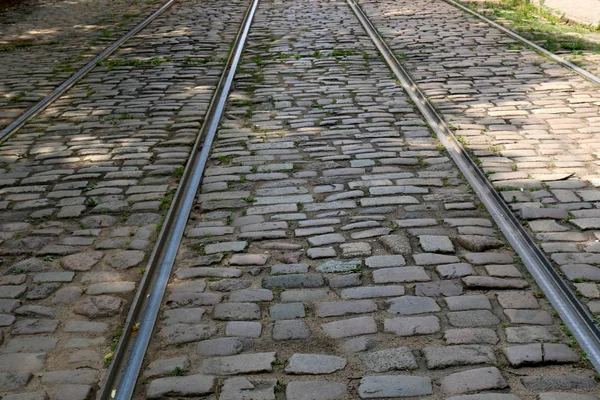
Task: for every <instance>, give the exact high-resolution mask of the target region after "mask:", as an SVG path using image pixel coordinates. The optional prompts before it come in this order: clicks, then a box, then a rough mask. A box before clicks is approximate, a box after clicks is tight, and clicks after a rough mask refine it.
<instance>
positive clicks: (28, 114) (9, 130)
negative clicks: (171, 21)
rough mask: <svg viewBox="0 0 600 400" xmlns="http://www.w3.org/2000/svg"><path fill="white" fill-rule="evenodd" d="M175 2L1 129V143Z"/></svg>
mask: <svg viewBox="0 0 600 400" xmlns="http://www.w3.org/2000/svg"><path fill="white" fill-rule="evenodd" d="M173 3H175V0H168V1H167V2H166V3H165V4H163V5H162V6H161V7H160V8H159V9H158V10H156V11H154V12H153V13H152V14H150V15H149V16H148V17H147V18H146V19H144V20H143V21H142V22H140V23H139V24H137V25H136V26H135V27H134V28H133V29H131V30H130V31H129V32H127V33H126V34H125V35H123V36H121V37H120V38H119V39H118V40H117V41H115V42H114V43H112V44H111V45H110V46H108V47H107V48H106V49H104V51H103V52H102V53H100V54H98V55H97V56H96V57H94V58H93V59H92V60H91V61H90V62H88V63H87V64H85V65H84V66H83V67H81V68H80V69H79V70H78V71H77V72H75V73H74V74H73V75H71V76H70V77H69V78H68V79H67V80H66V81H64V82H63V83H61V84H60V85H59V86H58V87H56V88H55V89H54V90H53V91H52V92H51V93H50V94H49V95H47V96H46V97H44V98H43V99H42V100H40V101H39V102H38V103H36V104H35V105H34V106H33V107H31V108H29V109H27V111H25V112H24V113H23V114H21V115H20V116H19V117H18V118H17V119H16V120H14V121H13V122H12V123H11V124H10V125H8V126H7V127H6V128H4V129H2V130H1V131H0V143H3V142H4V141H6V140H7V139H8V138H9V137H11V136H12V135H14V134H15V133H16V132H17V131H18V130H19V129H21V128H22V127H23V125H25V124H26V123H27V121H29V120H30V119H32V118H34V117H35V116H36V115H38V114H39V113H41V112H42V111H44V110H45V109H46V107H48V106H49V105H50V104H52V103H53V102H54V101H55V100H56V99H58V98H59V97H60V96H62V95H63V94H65V92H67V90H69V89H71V87H73V85H74V84H75V83H77V82H78V81H79V80H80V79H81V78H83V77H84V76H86V75H87V74H88V73H89V72H90V71H91V70H92V69H93V68H94V67H95V66H96V65H97V64H98V63H99V62H101V61H103V60H104V59H106V57H108V56H110V55H111V54H112V53H114V52H115V50H117V49H118V48H119V47H121V45H123V43H125V42H126V41H127V40H129V39H130V38H131V37H133V36H135V35H136V34H137V33H139V32H140V31H141V30H142V29H144V28H145V27H146V26H147V25H148V24H149V23H150V22H152V21H154V20H155V19H156V18H157V17H158V16H159V15H161V14H162V13H163V12H165V11H166V10H167V9H168V8H169V7H171V6H172V5H173Z"/></svg>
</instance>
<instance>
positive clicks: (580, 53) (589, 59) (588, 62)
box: [463, 0, 600, 75]
mask: <svg viewBox="0 0 600 400" xmlns="http://www.w3.org/2000/svg"><path fill="white" fill-rule="evenodd" d="M596 2H597V3H598V4H600V2H599V1H598V0H585V1H583V2H582V1H579V2H577V3H571V5H572V6H573V7H578V8H579V10H578V11H579V12H582V10H585V8H591V7H593V6H592V5H591V4H592V3H596ZM490 3H502V0H467V1H464V2H463V4H465V5H468V6H476V10H477V11H478V12H479V13H481V14H483V15H485V16H486V17H488V18H492V19H494V20H495V22H498V23H500V24H501V25H504V26H506V27H507V28H509V29H513V30H516V31H517V32H518V33H520V34H521V35H523V34H524V35H525V36H526V37H527V38H529V39H530V40H533V41H534V42H537V43H538V44H539V45H541V46H542V47H543V46H544V44H545V42H546V40H543V39H542V40H539V39H538V38H536V37H535V35H534V34H532V32H536V30H537V29H539V28H537V27H536V26H535V21H531V30H532V32H528V31H527V29H515V27H514V23H513V21H511V20H508V19H504V18H502V17H498V16H496V15H494V12H493V10H492V9H490V7H489V4H490ZM534 3H537V4H539V3H543V5H545V6H546V7H550V10H552V9H554V10H555V11H556V14H557V15H563V16H565V17H566V18H567V19H569V20H577V18H573V16H572V15H565V14H564V13H563V12H558V11H557V9H558V8H560V7H557V4H559V3H568V0H553V1H552V2H550V1H546V0H535V1H534ZM552 3H554V4H552ZM583 12H585V11H583ZM598 13H599V14H600V9H598ZM592 15H593V13H588V16H589V17H591V16H592ZM579 22H583V21H579ZM583 23H585V22H583ZM592 25H594V24H592ZM523 31H525V32H523ZM584 32H585V31H584ZM549 36H554V37H555V38H556V39H557V40H558V41H568V40H573V38H578V39H582V40H583V41H585V42H588V43H596V44H598V43H600V32H587V33H583V32H579V33H578V32H576V29H573V31H570V32H568V33H562V32H560V29H557V32H556V33H555V34H554V35H549ZM556 54H558V55H559V56H561V57H563V58H564V59H565V60H568V61H571V62H573V63H575V64H577V65H578V66H580V67H582V68H585V69H587V70H588V71H590V72H592V73H594V74H596V75H600V54H599V53H598V52H594V51H591V50H577V51H564V50H562V51H560V50H557V51H556Z"/></svg>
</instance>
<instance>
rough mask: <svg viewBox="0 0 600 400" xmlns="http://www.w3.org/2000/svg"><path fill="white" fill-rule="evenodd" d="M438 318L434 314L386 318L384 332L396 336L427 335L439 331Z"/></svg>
mask: <svg viewBox="0 0 600 400" xmlns="http://www.w3.org/2000/svg"><path fill="white" fill-rule="evenodd" d="M440 329H441V328H440V320H439V318H438V317H436V316H433V315H432V316H427V317H399V318H391V319H388V318H386V319H385V320H384V321H383V330H384V332H390V333H394V334H395V335H397V336H414V335H429V334H432V333H436V332H439V331H440Z"/></svg>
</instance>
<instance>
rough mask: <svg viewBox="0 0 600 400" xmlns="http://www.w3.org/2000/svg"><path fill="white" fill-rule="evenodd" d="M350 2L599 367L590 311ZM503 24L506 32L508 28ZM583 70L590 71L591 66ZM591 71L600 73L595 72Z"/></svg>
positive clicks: (598, 340) (599, 333) (599, 342)
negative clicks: (588, 69) (587, 69)
mask: <svg viewBox="0 0 600 400" xmlns="http://www.w3.org/2000/svg"><path fill="white" fill-rule="evenodd" d="M346 1H347V3H348V5H349V6H350V8H351V9H352V11H353V12H354V13H355V14H356V16H357V18H358V19H359V21H360V22H361V24H362V25H363V27H364V29H365V31H366V32H367V34H368V35H369V36H370V38H371V40H372V41H373V42H374V43H375V45H376V46H377V49H378V50H379V52H380V53H381V54H382V56H383V57H384V58H385V60H386V62H387V64H388V66H389V67H390V69H391V70H392V72H393V73H394V75H395V76H396V77H397V78H398V80H399V82H400V83H401V85H402V86H403V88H404V89H405V90H406V92H407V93H408V94H409V96H410V98H411V99H412V100H413V101H414V103H415V104H416V106H417V107H418V109H419V111H420V112H421V113H422V114H423V116H424V117H425V119H426V120H427V123H428V124H429V126H430V127H431V129H432V130H433V131H434V132H435V133H436V134H437V137H438V139H439V140H440V142H441V143H442V144H443V145H444V147H445V148H446V151H447V152H448V154H449V155H450V157H451V158H452V160H453V161H454V162H455V163H456V165H457V166H458V167H459V169H460V171H461V172H462V173H463V175H464V177H465V179H466V180H467V182H468V183H469V184H470V185H471V187H472V188H473V189H474V190H475V193H476V194H477V197H478V198H479V199H480V200H481V202H482V203H483V204H484V205H485V207H486V209H487V210H488V212H489V213H490V215H491V216H492V218H493V219H494V221H495V222H496V224H497V225H498V227H499V228H500V230H501V231H502V233H503V234H504V235H505V237H506V238H507V240H508V241H509V243H510V244H511V246H512V247H513V248H514V250H515V251H516V252H517V254H519V256H520V257H521V260H522V261H523V264H524V265H525V267H526V268H527V270H528V271H529V273H530V274H531V275H532V276H533V278H534V279H535V281H536V282H537V284H538V285H539V287H540V289H541V290H542V291H543V293H544V294H545V296H546V297H547V298H548V300H549V301H550V302H551V303H552V306H553V307H554V308H555V310H556V311H557V312H558V314H559V315H560V317H561V319H562V320H563V322H564V323H565V324H566V325H567V327H568V328H569V329H570V330H571V332H572V333H573V336H574V337H575V338H576V339H577V341H578V342H579V344H580V346H581V348H582V349H583V350H584V351H585V352H586V354H587V356H588V359H589V360H590V362H591V363H592V364H593V366H594V368H595V369H596V371H598V372H600V330H599V329H598V327H597V326H596V324H595V323H594V322H593V319H592V317H591V315H590V314H589V312H588V311H587V310H586V309H585V308H584V307H583V305H582V304H581V302H580V301H579V300H578V299H577V297H576V296H575V294H574V293H573V292H572V291H571V289H570V288H569V287H568V286H567V284H566V283H565V282H564V280H563V279H562V278H561V277H560V275H559V274H558V273H557V272H556V270H555V269H554V267H553V266H552V263H551V262H550V261H549V260H548V259H547V258H546V256H545V255H544V254H543V253H542V251H541V250H540V249H539V248H538V247H537V245H536V244H535V242H534V241H533V239H532V238H531V236H530V235H529V234H528V233H527V232H526V231H525V230H524V229H523V227H522V226H521V224H520V223H519V221H518V220H517V219H516V217H515V216H514V215H513V213H512V212H511V210H510V209H509V208H508V206H507V205H506V203H505V202H504V200H502V198H501V197H500V195H499V194H498V192H497V191H496V190H495V189H494V187H493V186H492V185H491V184H490V183H489V181H488V180H487V179H486V177H485V175H484V173H483V172H482V171H481V170H480V169H479V168H478V167H477V165H476V164H475V163H474V162H473V160H472V159H471V157H470V156H469V154H468V153H467V152H466V151H465V149H464V148H463V147H462V145H461V144H460V143H459V142H458V140H457V139H456V137H455V136H454V134H453V133H452V131H451V130H450V129H449V128H448V126H447V125H446V123H445V122H444V120H443V118H442V116H441V115H440V114H439V113H438V112H437V111H436V110H435V108H434V107H433V105H432V104H431V103H430V102H429V100H428V99H427V97H426V96H425V95H424V94H423V92H421V90H420V89H419V88H418V86H417V84H416V83H415V81H414V80H413V79H412V77H411V76H410V74H409V72H408V71H407V70H406V69H405V68H404V67H403V66H402V64H401V63H400V62H399V61H398V59H397V58H396V56H395V55H394V54H393V52H392V51H391V50H390V48H389V47H388V45H387V44H386V43H385V41H384V40H383V38H382V37H381V35H380V34H379V33H378V31H377V29H376V28H375V27H374V26H373V24H372V23H371V21H370V20H369V19H368V17H367V16H366V14H365V13H364V12H363V10H362V9H361V8H360V6H359V5H358V4H357V3H356V2H355V0H346ZM446 1H448V0H446ZM450 1H451V0H450ZM461 7H462V6H461ZM467 10H468V9H467ZM494 24H495V23H494ZM496 25H497V24H496ZM496 25H494V26H496ZM497 27H498V26H497ZM498 28H499V29H502V30H503V31H505V28H501V27H498ZM513 34H514V33H513ZM513 34H511V36H512V35H513ZM515 35H516V34H515ZM523 40H526V39H523ZM542 50H543V49H542ZM544 51H545V50H544ZM557 57H558V56H557ZM569 64H570V63H569ZM582 71H583V70H582ZM583 72H586V73H587V74H589V73H588V72H587V71H583ZM589 75H591V74H589ZM592 76H593V77H595V75H592ZM586 77H587V76H586ZM595 78H596V79H598V78H597V77H595ZM588 79H589V78H588ZM598 83H600V79H598Z"/></svg>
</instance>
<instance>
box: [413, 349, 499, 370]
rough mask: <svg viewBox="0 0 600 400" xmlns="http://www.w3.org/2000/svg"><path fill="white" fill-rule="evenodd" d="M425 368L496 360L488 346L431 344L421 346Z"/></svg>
mask: <svg viewBox="0 0 600 400" xmlns="http://www.w3.org/2000/svg"><path fill="white" fill-rule="evenodd" d="M423 355H424V356H425V359H426V360H427V368H429V369H435V368H448V367H453V366H459V365H472V364H493V363H495V362H496V356H495V355H494V350H493V348H492V347H490V346H482V345H456V346H431V347H425V348H423Z"/></svg>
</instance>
